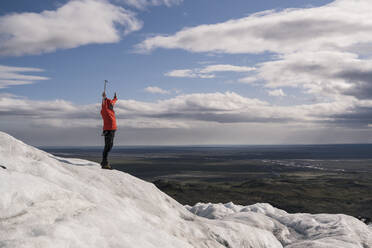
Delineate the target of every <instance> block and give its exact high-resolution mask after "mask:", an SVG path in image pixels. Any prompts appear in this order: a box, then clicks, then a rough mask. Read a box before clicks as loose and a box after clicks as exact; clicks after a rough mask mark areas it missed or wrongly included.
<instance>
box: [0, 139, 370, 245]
mask: <svg viewBox="0 0 372 248" xmlns="http://www.w3.org/2000/svg"><path fill="white" fill-rule="evenodd" d="M1 166H3V167H6V169H4V168H2V167H1ZM194 213H195V214H194ZM197 215H199V216H203V217H199V216H197ZM205 217H206V218H205ZM0 247H1V248H5V247H6V248H8V247H9V248H17V247H38V248H39V247H40V248H43V247H53V248H59V247H64V248H65V247H79V248H80V247H82V248H84V247H87V248H88V247H89V248H95V247H97V248H98V247H99V248H106V247H107V248H119V247H120V248H125V247H135V248H142V247H149V248H150V247H154V248H155V247H156V248H167V247H174V248H183V247H190V248H192V247H193V248H194V247H213V248H219V247H230V248H233V247H234V248H244V247H252V248H261V247H270V248H271V247H272V248H277V247H278V248H279V247H350V248H351V247H360V248H368V247H372V230H371V229H370V228H368V227H367V226H366V225H365V224H363V223H362V222H360V221H358V220H357V219H355V218H353V217H350V216H345V215H326V214H323V215H309V214H288V213H286V212H285V211H282V210H279V209H276V208H273V207H272V206H270V205H269V204H255V205H252V206H247V207H243V206H236V205H234V204H225V205H222V204H214V205H213V204H197V205H195V206H194V207H186V208H185V207H184V206H182V205H180V204H179V203H177V202H176V201H175V200H173V199H172V198H170V197H168V196H167V195H165V194H164V193H162V192H161V191H159V190H158V189H157V188H156V187H155V186H154V185H153V184H150V183H147V182H144V181H142V180H139V179H137V178H135V177H132V176H130V175H128V174H126V173H122V172H119V171H115V170H113V171H108V170H101V169H100V167H99V165H98V164H96V163H93V162H90V161H85V160H80V159H64V158H59V157H55V156H53V155H51V154H48V153H45V152H43V151H40V150H38V149H36V148H33V147H31V146H28V145H26V144H24V143H22V142H21V141H18V140H16V139H14V138H13V137H11V136H9V135H7V134H5V133H2V132H0Z"/></svg>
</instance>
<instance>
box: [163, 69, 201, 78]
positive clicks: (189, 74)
mask: <svg viewBox="0 0 372 248" xmlns="http://www.w3.org/2000/svg"><path fill="white" fill-rule="evenodd" d="M164 75H165V76H168V77H182V78H197V77H199V76H198V75H197V74H196V73H195V72H194V71H193V70H189V69H184V70H173V71H170V72H167V73H165V74H164Z"/></svg>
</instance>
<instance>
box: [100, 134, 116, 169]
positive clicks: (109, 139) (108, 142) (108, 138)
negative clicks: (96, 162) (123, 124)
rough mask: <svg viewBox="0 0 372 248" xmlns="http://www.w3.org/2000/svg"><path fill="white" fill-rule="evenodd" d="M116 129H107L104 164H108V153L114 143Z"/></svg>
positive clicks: (102, 163)
mask: <svg viewBox="0 0 372 248" xmlns="http://www.w3.org/2000/svg"><path fill="white" fill-rule="evenodd" d="M114 137H115V130H108V131H105V148H104V149H103V154H102V162H101V165H102V166H108V160H107V157H108V153H109V152H110V151H111V149H112V147H113V145H114Z"/></svg>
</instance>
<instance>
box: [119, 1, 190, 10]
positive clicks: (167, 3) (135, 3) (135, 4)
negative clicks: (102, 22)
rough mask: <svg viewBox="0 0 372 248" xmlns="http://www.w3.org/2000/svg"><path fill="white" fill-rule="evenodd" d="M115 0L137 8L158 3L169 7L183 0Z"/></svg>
mask: <svg viewBox="0 0 372 248" xmlns="http://www.w3.org/2000/svg"><path fill="white" fill-rule="evenodd" d="M115 1H116V2H120V3H124V4H126V5H129V6H132V7H135V8H137V9H146V7H148V6H159V5H165V6H167V7H170V6H172V5H178V4H180V3H182V2H183V0H115Z"/></svg>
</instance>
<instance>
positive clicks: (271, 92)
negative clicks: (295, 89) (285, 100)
mask: <svg viewBox="0 0 372 248" xmlns="http://www.w3.org/2000/svg"><path fill="white" fill-rule="evenodd" d="M267 93H268V94H269V95H270V96H286V94H285V93H284V92H283V90H282V89H277V90H269V91H267Z"/></svg>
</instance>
